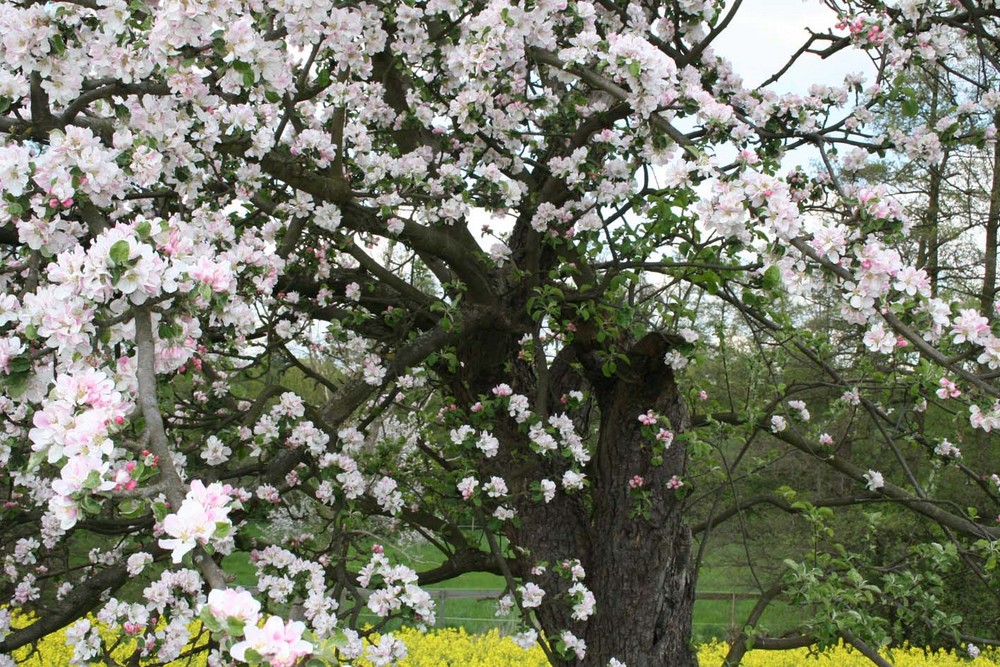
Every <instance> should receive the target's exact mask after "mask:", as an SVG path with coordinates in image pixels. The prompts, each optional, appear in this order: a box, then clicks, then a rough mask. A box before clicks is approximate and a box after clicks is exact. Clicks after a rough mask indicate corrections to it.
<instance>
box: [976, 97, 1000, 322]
mask: <svg viewBox="0 0 1000 667" xmlns="http://www.w3.org/2000/svg"><path fill="white" fill-rule="evenodd" d="M998 122H1000V112H997V113H996V114H994V116H993V124H994V125H996V124H997V123H998ZM998 226H1000V141H998V142H995V143H994V144H993V181H992V183H991V184H990V209H989V213H988V214H987V216H986V248H985V253H984V256H983V264H984V265H985V267H986V271H985V274H984V276H983V288H982V290H981V292H980V296H979V303H980V312H982V314H983V315H985V316H987V317H992V315H993V301H994V300H995V299H996V294H997V227H998Z"/></svg>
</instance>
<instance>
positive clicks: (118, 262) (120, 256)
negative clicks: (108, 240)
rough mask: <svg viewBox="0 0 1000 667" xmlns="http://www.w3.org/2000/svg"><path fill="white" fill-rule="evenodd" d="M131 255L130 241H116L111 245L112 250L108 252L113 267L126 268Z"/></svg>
mask: <svg viewBox="0 0 1000 667" xmlns="http://www.w3.org/2000/svg"><path fill="white" fill-rule="evenodd" d="M131 254H132V247H131V246H130V245H129V244H128V241H126V240H124V239H122V240H120V241H115V242H114V243H113V244H112V245H111V250H109V251H108V259H109V260H110V261H111V266H124V265H125V264H126V263H127V262H128V258H129V255H131Z"/></svg>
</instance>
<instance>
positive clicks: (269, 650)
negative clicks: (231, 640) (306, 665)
mask: <svg viewBox="0 0 1000 667" xmlns="http://www.w3.org/2000/svg"><path fill="white" fill-rule="evenodd" d="M305 629H306V626H305V623H302V622H300V621H289V622H288V623H285V622H284V621H282V620H281V619H280V618H279V617H277V616H271V617H270V618H268V619H267V622H266V623H264V627H262V628H257V627H255V626H252V625H251V626H248V627H247V628H246V630H245V634H244V637H245V639H244V640H243V641H241V642H238V643H236V644H234V645H233V647H232V648H231V649H229V653H230V655H232V656H233V657H234V658H236V659H237V660H240V661H243V662H247V660H246V652H247V649H252V650H254V651H256V652H257V653H258V654H260V655H261V657H263V658H264V659H265V660H267V661H268V662H269V663H270V664H271V666H272V667H293V665H294V664H295V663H296V662H297V661H298V659H299V658H301V657H303V656H306V655H309V654H310V653H312V650H313V645H312V644H311V643H309V642H307V641H305V640H303V639H302V633H303V632H305Z"/></svg>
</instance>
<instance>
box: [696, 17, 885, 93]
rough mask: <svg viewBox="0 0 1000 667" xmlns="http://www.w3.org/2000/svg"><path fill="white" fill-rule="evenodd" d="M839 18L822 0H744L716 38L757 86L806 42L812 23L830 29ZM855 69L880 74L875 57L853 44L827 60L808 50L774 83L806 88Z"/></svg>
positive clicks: (787, 89) (835, 79)
mask: <svg viewBox="0 0 1000 667" xmlns="http://www.w3.org/2000/svg"><path fill="white" fill-rule="evenodd" d="M836 22H837V19H836V16H835V14H834V13H833V12H832V11H830V10H829V9H828V8H827V7H825V6H824V5H823V4H822V3H821V2H820V1H819V0H744V2H743V5H742V6H741V7H740V10H739V11H738V12H737V14H736V17H735V18H734V19H733V22H732V23H731V24H730V25H729V27H728V28H727V29H726V30H725V31H724V32H723V34H722V35H720V36H719V38H718V40H716V42H715V50H716V53H718V54H719V55H721V56H723V57H725V58H727V59H729V60H730V61H731V62H732V63H733V66H734V68H735V69H736V71H737V72H739V73H740V74H741V75H742V76H743V80H744V83H745V84H746V85H748V86H756V85H758V84H760V83H762V82H763V81H764V80H766V79H767V78H768V77H769V76H770V75H771V74H773V73H775V72H776V71H778V70H779V69H780V68H781V67H782V66H783V65H784V64H785V63H786V62H787V61H788V58H789V57H790V56H791V55H792V54H793V53H795V51H797V50H798V49H799V48H800V47H801V46H802V45H803V44H804V43H805V41H806V40H807V39H808V37H809V32H808V31H807V27H808V28H812V29H813V30H814V31H815V32H826V31H827V30H829V29H830V28H832V27H833V25H834V24H835V23H836ZM837 32H838V33H839V32H840V31H837ZM853 72H865V73H867V74H868V76H869V78H871V76H872V75H873V74H874V68H873V67H872V65H871V62H870V61H869V60H868V59H867V58H866V57H865V56H864V55H863V54H861V53H860V52H857V51H854V50H853V49H844V50H843V51H841V52H840V53H838V54H836V55H834V56H832V57H831V58H828V59H827V60H823V59H821V58H819V57H818V56H815V55H808V54H807V55H804V56H802V58H800V59H799V62H797V63H796V64H795V66H793V67H792V68H791V69H790V70H789V71H788V72H786V73H785V75H784V76H783V77H782V79H781V81H780V82H778V83H777V84H775V85H774V86H772V88H773V89H774V90H775V91H777V92H795V93H805V92H807V91H808V89H809V86H810V85H812V84H814V83H828V84H839V83H841V82H842V81H843V78H844V75H846V74H849V73H853Z"/></svg>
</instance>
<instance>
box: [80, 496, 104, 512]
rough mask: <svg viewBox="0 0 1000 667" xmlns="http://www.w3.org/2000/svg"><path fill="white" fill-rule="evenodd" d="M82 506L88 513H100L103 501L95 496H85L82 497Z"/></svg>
mask: <svg viewBox="0 0 1000 667" xmlns="http://www.w3.org/2000/svg"><path fill="white" fill-rule="evenodd" d="M80 507H81V508H82V509H83V511H84V512H86V513H87V514H100V512H101V503H100V502H99V501H97V500H95V499H94V497H93V496H84V497H83V498H81V499H80Z"/></svg>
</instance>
